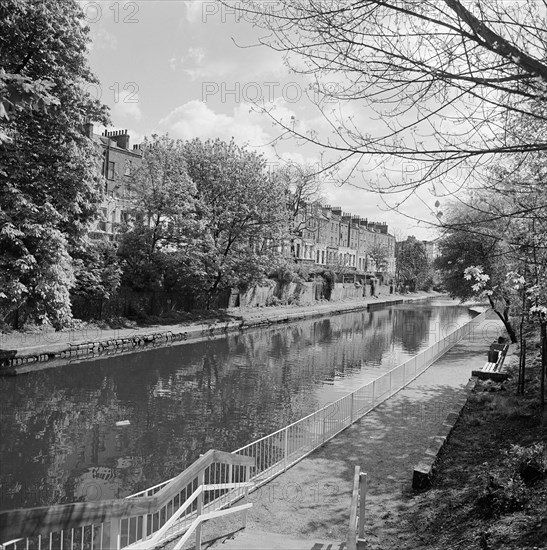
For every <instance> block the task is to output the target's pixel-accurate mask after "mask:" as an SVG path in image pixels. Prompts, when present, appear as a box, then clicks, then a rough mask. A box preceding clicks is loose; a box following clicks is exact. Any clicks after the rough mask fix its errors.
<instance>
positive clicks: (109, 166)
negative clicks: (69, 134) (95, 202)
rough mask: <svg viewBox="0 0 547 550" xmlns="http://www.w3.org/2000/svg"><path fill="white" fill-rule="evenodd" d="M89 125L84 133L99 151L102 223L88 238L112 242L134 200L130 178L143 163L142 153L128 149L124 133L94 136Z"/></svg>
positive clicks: (105, 132) (137, 149)
mask: <svg viewBox="0 0 547 550" xmlns="http://www.w3.org/2000/svg"><path fill="white" fill-rule="evenodd" d="M93 130H94V128H93V124H92V123H88V124H86V127H85V133H86V135H87V137H89V138H90V139H92V140H93V141H94V142H95V143H96V145H97V147H99V148H100V149H101V151H102V156H103V160H102V167H101V171H102V175H103V176H104V178H105V185H104V189H103V190H102V191H103V200H102V204H101V219H100V220H98V221H97V223H96V224H95V227H93V228H92V230H91V231H90V236H91V238H94V239H108V240H113V239H114V238H115V234H116V231H117V229H118V227H119V226H120V224H121V223H123V222H124V221H125V215H126V212H127V210H128V209H129V208H130V207H131V204H132V203H133V201H134V200H135V198H136V197H135V196H134V193H133V192H132V190H131V186H130V185H129V184H130V179H131V174H132V172H133V171H134V170H136V169H137V168H138V167H139V166H140V164H141V161H142V151H141V149H140V147H139V146H138V145H134V146H133V148H132V149H131V148H130V146H129V134H128V133H127V130H111V131H108V130H105V131H104V132H103V134H102V135H99V134H95V133H94V131H93Z"/></svg>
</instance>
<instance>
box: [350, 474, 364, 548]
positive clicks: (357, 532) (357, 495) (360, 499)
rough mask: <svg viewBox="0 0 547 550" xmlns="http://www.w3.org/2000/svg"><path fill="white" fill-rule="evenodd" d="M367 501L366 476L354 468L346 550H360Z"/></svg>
mask: <svg viewBox="0 0 547 550" xmlns="http://www.w3.org/2000/svg"><path fill="white" fill-rule="evenodd" d="M366 499H367V474H365V473H364V472H361V468H360V467H359V466H355V474H354V476H353V491H352V494H351V504H350V514H349V529H348V536H347V545H348V550H361V549H362V548H364V544H365V543H366V541H365V503H366Z"/></svg>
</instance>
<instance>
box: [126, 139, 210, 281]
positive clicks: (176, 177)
mask: <svg viewBox="0 0 547 550" xmlns="http://www.w3.org/2000/svg"><path fill="white" fill-rule="evenodd" d="M143 151H144V154H143V160H142V163H141V166H140V167H139V169H138V170H136V171H135V172H134V173H133V174H132V177H131V187H132V188H133V190H134V191H135V193H136V194H137V195H138V197H139V200H138V202H136V203H135V205H134V208H133V209H132V210H131V211H130V212H129V214H130V217H131V221H130V223H129V224H127V225H126V226H125V227H123V228H122V239H121V243H120V249H119V255H120V257H121V258H122V259H123V261H124V266H125V267H124V273H123V283H124V285H125V286H128V287H130V288H133V289H135V290H146V289H148V290H150V289H159V288H169V287H171V286H175V285H176V284H177V283H178V279H177V273H179V272H180V271H181V269H182V268H183V267H184V265H185V264H186V263H187V262H188V260H187V250H188V248H189V246H190V242H191V241H192V239H194V238H197V236H198V235H197V233H198V229H199V228H198V224H197V223H196V221H195V198H194V197H195V194H196V187H195V185H194V184H193V182H192V181H191V180H190V178H189V177H188V173H187V167H186V162H185V160H184V146H183V143H182V142H181V141H180V140H176V141H175V140H172V139H170V138H169V137H168V136H157V135H153V136H152V138H151V139H145V141H144V143H143ZM181 265H182V267H181Z"/></svg>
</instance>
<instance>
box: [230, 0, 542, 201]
mask: <svg viewBox="0 0 547 550" xmlns="http://www.w3.org/2000/svg"><path fill="white" fill-rule="evenodd" d="M221 1H222V0H221ZM224 3H226V4H228V5H230V4H231V2H229V1H228V0H226V1H224ZM238 8H239V9H240V10H247V11H248V12H249V13H248V14H247V17H246V19H247V20H249V19H251V18H252V15H253V14H254V15H255V17H254V18H253V19H254V21H253V22H254V23H256V24H258V25H259V26H261V27H263V28H265V29H266V30H267V33H266V34H265V35H264V36H263V37H262V38H261V39H260V43H261V44H263V45H266V46H268V47H271V48H273V49H275V50H276V51H280V52H283V53H284V54H285V61H286V63H287V64H288V65H289V67H290V68H291V69H292V70H294V71H295V72H298V73H301V74H305V75H310V76H311V77H312V78H313V79H314V82H315V83H316V84H315V89H314V90H313V92H312V94H310V95H311V96H312V98H313V99H314V100H315V103H316V105H317V107H318V109H320V111H321V115H322V116H323V117H325V119H326V120H327V121H328V123H329V125H328V128H329V130H328V131H327V132H328V133H320V132H318V131H317V130H316V131H313V132H305V131H304V130H300V126H299V125H298V123H297V122H296V123H295V120H294V119H293V118H291V119H290V120H280V119H279V118H277V122H278V123H280V124H281V127H282V135H281V138H285V137H286V136H287V135H292V136H294V137H295V138H297V139H299V140H302V141H304V142H307V143H312V144H315V145H318V146H320V147H322V148H323V149H327V150H331V151H332V152H333V153H335V154H336V155H337V156H336V158H335V160H334V161H332V163H331V165H334V164H336V163H338V162H340V161H342V160H348V161H350V162H355V163H356V164H358V163H359V162H361V161H362V160H364V161H365V162H366V163H367V165H366V169H367V171H370V169H371V167H373V166H375V167H377V168H382V166H383V167H384V175H385V177H387V178H389V177H390V174H389V173H390V170H392V168H393V164H395V163H405V162H407V163H409V164H412V165H413V166H414V167H417V169H416V174H417V176H416V178H408V179H403V181H401V179H400V178H398V179H393V178H390V184H391V189H392V190H393V189H399V190H403V189H406V190H412V189H414V188H415V187H417V186H419V185H420V184H422V183H423V182H425V181H428V180H431V179H434V178H442V177H443V176H444V175H445V174H446V172H447V171H449V170H451V169H456V168H462V167H465V165H466V162H468V161H469V163H470V164H472V165H474V166H476V165H477V164H479V163H481V162H482V161H485V160H487V159H488V158H490V159H491V158H493V157H495V156H497V155H499V154H502V153H509V154H515V153H517V152H522V151H529V150H536V151H537V150H546V149H547V141H546V140H545V137H544V133H543V135H541V134H537V135H535V136H531V135H530V134H529V133H527V132H526V126H527V125H526V124H525V125H523V126H521V127H516V128H515V129H514V130H513V131H512V132H510V133H506V132H503V131H501V132H500V129H503V128H504V126H505V123H506V120H507V116H508V115H510V114H511V113H519V114H521V115H522V116H523V117H524V118H525V119H526V120H527V121H528V122H532V123H533V122H534V121H538V122H541V123H542V124H544V122H545V120H546V117H545V109H544V106H545V97H546V95H545V90H546V87H547V64H546V63H545V58H546V57H547V24H546V21H545V4H544V2H538V1H537V0H519V1H514V2H510V1H506V0H480V1H478V2H462V1H459V0H441V1H438V0H421V1H410V0H364V1H359V2H333V1H332V0H318V1H314V2H310V1H309V0H280V1H279V2H276V3H275V6H274V7H273V8H272V6H271V5H269V4H268V3H264V2H260V1H245V2H238ZM333 102H335V103H336V105H337V108H336V109H332V104H333ZM340 103H341V104H342V105H343V104H344V103H348V104H351V105H353V108H354V110H357V109H362V108H368V109H370V110H372V111H375V112H376V113H377V114H378V119H377V120H376V121H375V125H374V129H373V130H370V129H369V127H367V129H366V131H365V130H361V129H360V127H359V124H358V123H357V122H356V121H355V120H354V118H353V117H352V116H350V115H349V114H348V113H347V112H345V111H344V109H343V106H342V107H340V108H338V105H339V104H340ZM265 109H266V108H265ZM267 112H268V113H269V114H270V116H271V117H272V118H273V119H276V114H275V112H274V111H273V110H271V111H269V110H268V111H267ZM509 136H511V138H512V139H508V138H509ZM390 160H393V164H392V163H391V162H390ZM386 161H387V162H386ZM443 180H444V181H445V180H446V178H444V179H443ZM444 181H443V183H444Z"/></svg>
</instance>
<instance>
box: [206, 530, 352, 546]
mask: <svg viewBox="0 0 547 550" xmlns="http://www.w3.org/2000/svg"><path fill="white" fill-rule="evenodd" d="M345 548H346V543H345V542H339V541H333V540H329V541H326V540H317V539H314V538H310V539H299V538H294V537H291V536H290V535H284V534H279V533H266V532H265V531H253V530H248V529H244V530H243V531H241V532H239V533H236V534H235V536H234V537H233V538H231V539H226V540H224V541H223V542H219V543H216V544H215V545H214V546H213V547H212V550H344V549H345Z"/></svg>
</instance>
